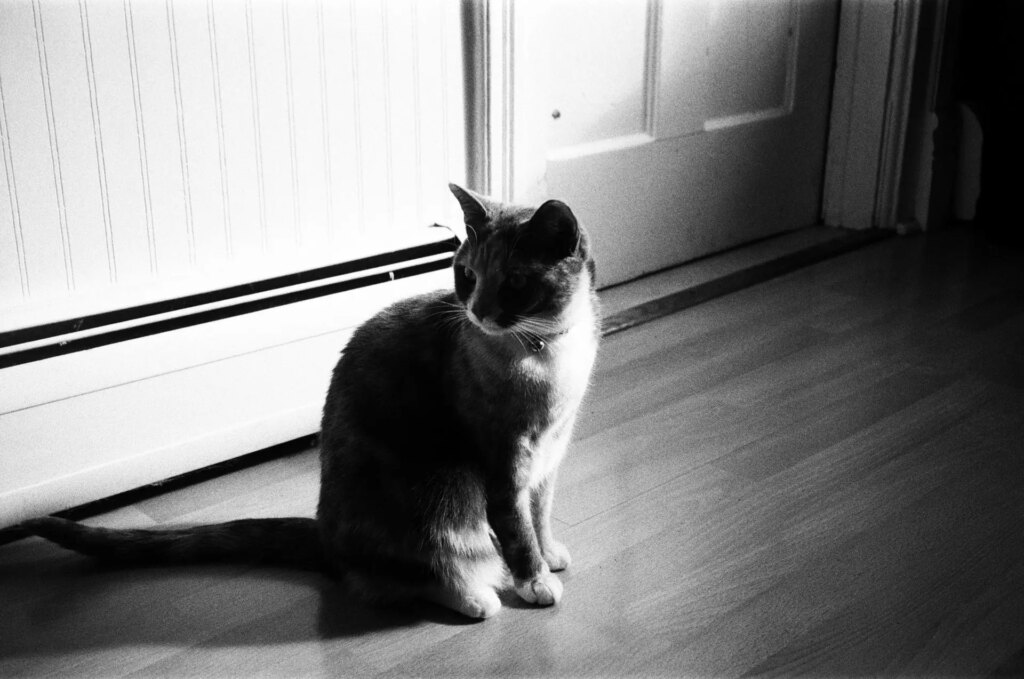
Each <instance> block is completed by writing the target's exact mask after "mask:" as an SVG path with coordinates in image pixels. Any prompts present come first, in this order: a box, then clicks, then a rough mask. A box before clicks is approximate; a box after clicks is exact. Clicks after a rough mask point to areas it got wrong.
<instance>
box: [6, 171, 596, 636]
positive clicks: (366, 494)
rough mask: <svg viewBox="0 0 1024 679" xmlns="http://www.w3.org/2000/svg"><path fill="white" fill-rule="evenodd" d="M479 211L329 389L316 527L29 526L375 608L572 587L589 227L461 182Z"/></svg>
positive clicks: (547, 594) (484, 613)
mask: <svg viewBox="0 0 1024 679" xmlns="http://www.w3.org/2000/svg"><path fill="white" fill-rule="evenodd" d="M449 188H450V189H451V191H452V193H453V194H454V195H455V197H456V198H457V199H458V201H459V203H460V205H461V207H462V211H463V216H464V222H465V228H466V231H465V235H466V237H465V238H464V239H463V240H462V242H461V244H460V246H459V248H458V250H457V251H456V253H455V255H454V258H453V264H452V273H453V276H454V290H441V291H437V292H433V293H428V294H424V295H420V296H417V297H412V298H410V299H406V300H404V301H400V302H398V303H396V304H394V305H392V306H390V307H388V308H386V309H384V310H383V311H381V312H380V313H378V314H377V315H376V316H374V317H373V318H371V319H370V320H369V321H367V322H366V323H364V324H363V325H362V326H361V327H359V328H358V329H357V330H356V331H355V332H354V334H353V335H352V337H351V339H350V340H349V342H348V344H347V345H346V347H345V348H344V350H343V352H342V355H341V358H340V360H339V361H338V363H337V365H336V367H335V369H334V372H333V374H332V379H331V382H330V387H329V389H328V393H327V397H326V401H325V405H324V410H323V419H322V421H321V433H320V446H321V452H320V459H321V485H320V496H319V502H318V506H317V513H316V518H315V519H310V518H276V519H242V520H238V521H231V522H227V523H222V524H214V525H207V526H196V527H192V528H181V529H165V530H132V529H128V530H115V529H105V528H94V527H87V526H84V525H82V524H79V523H75V522H71V521H66V520H63V519H58V518H54V517H46V518H40V519H33V520H29V521H27V522H25V523H23V524H22V525H23V526H24V528H26V529H27V530H28V531H29V532H31V533H34V534H36V535H40V536H42V537H45V538H47V539H49V540H52V541H53V542H56V543H58V544H60V545H62V546H65V547H68V548H70V549H74V550H77V551H79V552H81V553H84V554H88V555H92V556H94V557H97V558H100V559H104V560H107V561H111V562H114V563H121V564H170V563H195V562H202V561H254V562H263V563H268V564H273V565H282V566H290V567H298V568H311V569H317V570H322V571H324V572H326V573H327V574H328V575H331V576H333V577H335V578H337V579H338V580H339V581H340V582H342V583H343V584H344V586H345V588H346V589H347V590H348V591H350V592H351V593H353V594H354V595H358V596H361V597H364V598H366V599H369V600H372V601H392V602H393V601H402V600H409V599H426V600H429V601H433V602H435V603H439V604H441V605H443V606H446V607H448V608H451V609H453V610H455V611H458V612H459V613H462V614H464V615H466V616H469V617H471V618H488V617H490V616H492V615H494V614H495V613H497V612H498V611H499V609H500V608H501V601H500V599H499V596H498V593H499V592H500V591H502V590H504V589H507V588H508V587H509V586H511V587H512V588H514V590H515V592H516V593H517V594H518V596H519V597H521V598H522V599H524V600H525V601H527V602H529V603H532V604H537V605H541V606H546V605H552V604H555V603H557V602H558V601H559V599H560V598H561V596H562V583H561V581H560V580H559V578H558V577H557V576H556V575H554V572H556V571H560V570H562V569H564V568H566V567H567V566H569V563H570V555H569V551H568V550H567V549H566V547H565V546H564V545H563V544H562V543H560V542H558V541H556V540H555V539H554V537H553V536H552V533H551V521H550V519H551V506H552V498H553V493H554V488H555V479H556V475H557V471H558V466H559V463H560V462H561V460H562V457H563V456H564V455H565V452H566V448H567V446H568V443H569V439H570V436H571V432H572V429H573V424H574V421H575V419H576V415H577V411H578V409H579V407H580V403H581V400H582V398H583V396H584V393H585V391H586V388H587V386H588V383H589V381H590V375H591V372H592V368H593V364H594V360H595V356H596V352H597V348H598V339H599V336H600V333H599V323H600V315H599V310H598V303H597V296H596V293H595V286H594V284H595V280H594V279H595V265H594V259H593V257H592V255H591V252H590V241H589V238H588V236H587V233H586V231H585V230H584V229H583V228H582V227H581V226H580V225H579V224H578V222H577V220H576V217H575V215H574V214H573V212H572V210H571V209H570V208H569V207H568V206H567V205H566V204H565V203H562V202H560V201H557V200H549V201H547V202H545V203H544V204H542V205H541V206H540V207H538V208H536V209H531V208H526V207H520V206H514V205H509V204H505V203H500V202H497V201H495V200H492V199H490V198H486V197H484V196H482V195H479V194H477V193H474V192H472V191H470V190H468V189H464V188H462V187H459V186H457V185H455V184H449Z"/></svg>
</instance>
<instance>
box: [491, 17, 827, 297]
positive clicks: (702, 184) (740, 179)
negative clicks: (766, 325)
mask: <svg viewBox="0 0 1024 679" xmlns="http://www.w3.org/2000/svg"><path fill="white" fill-rule="evenodd" d="M835 12H836V8H835V4H834V3H830V2H825V1H824V0H822V1H801V2H797V1H796V0H760V1H755V0H690V1H687V2H672V1H667V0H666V1H664V2H659V1H657V0H652V1H651V2H646V3H644V2H606V3H605V2H602V3H582V2H579V1H576V0H555V1H549V2H545V3H526V2H523V3H517V4H515V5H514V12H513V20H512V37H511V39H512V40H513V41H514V49H513V50H512V54H513V67H512V71H513V77H514V88H513V92H514V97H515V100H516V101H515V104H514V106H513V108H512V113H511V115H512V117H513V120H512V123H511V129H512V131H513V134H512V136H511V139H512V148H511V151H510V152H511V155H512V158H513V162H512V163H511V168H512V174H513V176H512V178H511V181H509V182H507V185H508V186H509V187H510V190H511V194H512V195H511V196H507V197H511V198H512V199H514V200H517V201H521V202H535V201H538V200H540V199H542V198H544V197H548V196H551V197H558V198H560V199H562V200H565V201H566V202H567V203H569V204H570V205H572V206H573V208H574V210H576V212H577V213H578V215H579V216H580V217H581V219H582V220H583V222H584V223H585V224H586V225H587V226H588V228H589V229H590V231H591V233H592V235H593V237H594V240H595V245H596V249H597V253H598V260H599V261H598V264H599V267H598V269H599V272H600V273H599V276H600V283H601V284H603V285H608V284H612V283H617V282H620V281H623V280H628V279H630V278H633V277H636V276H638V275H641V274H643V273H646V272H650V271H654V270H658V269H661V268H664V267H667V266H671V265H674V264H677V263H680V262H682V261H686V260H689V259H693V258H696V257H699V256H702V255H705V254H708V253H710V252H714V251H716V250H721V249H724V248H727V247H730V246H733V245H736V244H739V243H742V242H744V241H749V240H754V239H757V238H761V237H764V236H767V235H770V234H772V233H778V232H781V231H785V230H789V229H794V228H798V227H803V226H807V225H809V224H812V223H815V222H816V221H817V220H818V217H819V212H820V210H819V204H820V191H821V182H822V174H823V168H824V154H825V143H826V134H827V121H828V102H829V95H830V76H831V71H832V63H833V58H834V47H835V23H836V22H835V19H836V14H835Z"/></svg>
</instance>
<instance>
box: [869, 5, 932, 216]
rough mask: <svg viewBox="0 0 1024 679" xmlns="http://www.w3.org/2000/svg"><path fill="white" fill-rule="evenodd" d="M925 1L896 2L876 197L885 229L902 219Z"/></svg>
mask: <svg viewBox="0 0 1024 679" xmlns="http://www.w3.org/2000/svg"><path fill="white" fill-rule="evenodd" d="M921 1H922V0H899V1H898V2H897V3H896V18H895V21H894V22H893V23H894V35H893V46H892V56H891V59H890V67H889V88H888V94H887V96H886V102H885V123H884V127H883V130H882V148H881V152H880V153H881V159H880V162H879V172H878V193H877V195H876V199H875V226H880V227H882V228H894V227H896V226H897V224H898V222H899V213H898V210H899V200H900V186H901V184H902V179H903V156H904V152H905V150H906V146H907V128H908V126H909V124H910V98H911V85H912V84H913V79H914V57H915V54H916V48H917V32H918V24H919V23H920V17H921Z"/></svg>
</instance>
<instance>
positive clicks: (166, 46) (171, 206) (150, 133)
mask: <svg viewBox="0 0 1024 679" xmlns="http://www.w3.org/2000/svg"><path fill="white" fill-rule="evenodd" d="M127 7H128V12H129V15H130V17H131V24H132V27H133V34H134V40H133V42H134V44H135V56H136V62H137V71H138V87H139V93H140V102H139V104H140V113H141V117H142V120H143V121H144V125H143V127H142V131H143V134H142V146H143V148H144V153H145V158H146V175H147V178H148V184H149V192H150V205H151V211H152V215H153V240H154V243H153V249H154V251H155V254H156V260H157V266H158V270H159V272H160V273H161V274H162V275H168V276H182V275H185V274H186V273H187V272H188V271H189V269H190V268H191V261H190V238H189V231H188V229H189V225H188V214H187V213H188V205H187V199H188V195H187V191H186V184H185V177H184V174H183V170H184V168H185V161H184V153H185V152H184V149H183V139H182V135H181V134H180V133H179V128H180V126H181V124H182V123H181V118H180V115H179V106H178V99H179V98H178V96H177V95H176V92H175V89H176V88H175V82H176V75H175V69H174V63H173V57H172V49H173V48H172V45H171V26H170V24H169V21H168V18H169V13H168V8H167V6H166V5H165V4H164V3H162V2H160V3H156V2H128V3H127Z"/></svg>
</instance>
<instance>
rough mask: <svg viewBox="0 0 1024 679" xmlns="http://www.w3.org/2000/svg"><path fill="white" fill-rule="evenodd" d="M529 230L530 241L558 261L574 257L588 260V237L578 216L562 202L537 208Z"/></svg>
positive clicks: (545, 204) (552, 202)
mask: <svg viewBox="0 0 1024 679" xmlns="http://www.w3.org/2000/svg"><path fill="white" fill-rule="evenodd" d="M527 230H528V233H529V234H530V240H532V241H533V242H534V243H536V244H537V245H539V246H540V248H541V249H542V250H543V251H544V252H546V253H550V254H551V255H554V256H555V257H557V258H558V259H564V258H566V257H572V256H573V255H579V256H580V257H582V258H584V259H585V258H586V254H587V253H586V246H587V242H586V236H585V235H584V234H583V231H582V229H580V225H579V222H577V221H576V215H574V214H573V213H572V210H570V209H569V206H568V205H566V204H565V203H563V202H562V201H560V200H549V201H547V202H546V203H544V204H543V205H541V206H540V207H539V208H537V211H536V212H535V213H533V217H531V218H530V221H529V224H528V225H527Z"/></svg>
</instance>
